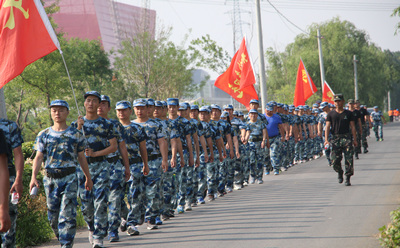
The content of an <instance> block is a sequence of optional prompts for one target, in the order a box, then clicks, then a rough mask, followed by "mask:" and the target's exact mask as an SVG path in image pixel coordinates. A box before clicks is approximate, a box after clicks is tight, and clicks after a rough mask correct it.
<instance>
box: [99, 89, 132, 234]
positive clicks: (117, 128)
mask: <svg viewBox="0 0 400 248" xmlns="http://www.w3.org/2000/svg"><path fill="white" fill-rule="evenodd" d="M110 110H111V100H110V97H109V96H106V95H101V102H100V106H99V107H98V108H97V114H98V115H99V116H101V117H103V118H104V119H106V120H108V121H110V122H111V123H112V124H113V126H114V135H115V138H116V139H117V142H118V149H117V151H116V152H113V153H110V154H108V155H107V161H108V163H110V194H109V196H108V209H109V211H108V235H109V239H110V242H117V241H119V236H118V227H119V226H120V224H121V206H122V205H123V204H122V201H123V200H124V198H125V191H124V189H125V187H126V186H125V182H126V181H128V180H129V178H130V175H131V173H130V171H129V159H128V152H127V150H126V144H125V139H126V134H125V129H124V128H123V126H122V125H121V123H120V122H119V121H118V120H113V119H110V118H108V112H110ZM121 158H122V160H121Z"/></svg>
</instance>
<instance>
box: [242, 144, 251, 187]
mask: <svg viewBox="0 0 400 248" xmlns="http://www.w3.org/2000/svg"><path fill="white" fill-rule="evenodd" d="M243 154H244V157H245V158H246V159H242V166H243V182H246V183H249V177H250V145H249V144H248V143H247V144H246V145H245V150H244V152H243Z"/></svg>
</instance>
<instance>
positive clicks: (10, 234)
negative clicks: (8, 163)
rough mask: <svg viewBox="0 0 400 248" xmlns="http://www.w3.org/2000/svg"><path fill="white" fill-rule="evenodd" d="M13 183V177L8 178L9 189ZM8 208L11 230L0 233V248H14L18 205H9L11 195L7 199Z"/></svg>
mask: <svg viewBox="0 0 400 248" xmlns="http://www.w3.org/2000/svg"><path fill="white" fill-rule="evenodd" d="M14 182H15V176H10V188H11V187H12V185H13V184H14ZM8 208H9V214H10V219H11V228H10V229H9V230H8V231H7V232H5V233H1V243H2V244H1V247H2V248H14V247H15V245H16V244H15V239H16V234H17V215H18V204H15V205H14V204H12V203H11V195H10V197H9V199H8Z"/></svg>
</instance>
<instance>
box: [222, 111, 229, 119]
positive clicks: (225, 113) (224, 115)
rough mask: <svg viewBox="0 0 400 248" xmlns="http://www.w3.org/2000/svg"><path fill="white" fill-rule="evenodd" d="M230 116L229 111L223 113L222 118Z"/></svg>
mask: <svg viewBox="0 0 400 248" xmlns="http://www.w3.org/2000/svg"><path fill="white" fill-rule="evenodd" d="M228 116H229V113H228V112H227V111H224V112H222V114H221V118H226V117H228Z"/></svg>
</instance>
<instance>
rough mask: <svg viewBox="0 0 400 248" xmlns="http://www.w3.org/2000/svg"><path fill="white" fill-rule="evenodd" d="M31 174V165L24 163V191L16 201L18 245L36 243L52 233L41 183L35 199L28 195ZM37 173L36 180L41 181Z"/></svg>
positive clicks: (23, 245) (49, 236) (45, 239)
mask: <svg viewBox="0 0 400 248" xmlns="http://www.w3.org/2000/svg"><path fill="white" fill-rule="evenodd" d="M31 175H32V166H31V165H30V164H27V165H25V169H24V177H23V184H24V192H23V194H22V196H21V198H20V201H19V203H18V218H17V237H16V239H17V240H16V242H17V246H18V247H27V246H33V245H38V244H41V243H44V242H46V241H48V240H50V239H51V238H52V237H53V236H54V234H53V231H52V230H51V228H50V225H49V222H48V220H47V208H46V195H45V193H44V188H43V185H41V186H40V189H39V192H38V195H37V197H36V198H35V199H32V198H30V196H29V182H30V179H31ZM42 178H43V177H42V176H41V175H40V174H39V175H38V180H40V181H42Z"/></svg>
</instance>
